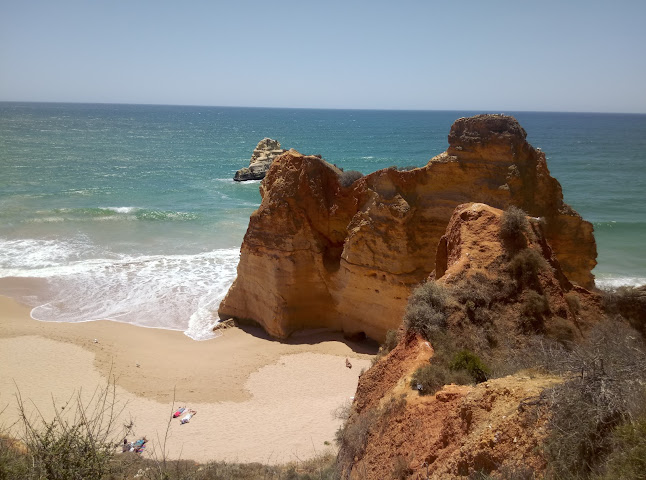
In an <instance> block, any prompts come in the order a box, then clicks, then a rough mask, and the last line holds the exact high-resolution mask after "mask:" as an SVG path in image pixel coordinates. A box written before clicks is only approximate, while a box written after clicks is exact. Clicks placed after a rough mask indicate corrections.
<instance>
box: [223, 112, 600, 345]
mask: <svg viewBox="0 0 646 480" xmlns="http://www.w3.org/2000/svg"><path fill="white" fill-rule="evenodd" d="M343 176H344V172H342V171H341V170H339V169H338V168H336V167H335V166H333V165H331V164H329V163H327V162H325V161H324V160H321V159H320V158H318V157H314V156H304V155H301V154H300V153H298V152H296V151H294V150H290V151H289V152H287V153H285V154H283V155H282V156H281V157H280V158H278V159H277V160H276V161H275V162H274V163H273V164H272V166H271V168H270V170H269V172H268V173H267V176H266V178H265V179H264V180H263V182H262V183H261V186H260V191H261V195H262V203H261V205H260V207H259V208H258V210H257V211H256V212H254V213H253V214H252V215H251V218H250V220H249V227H248V229H247V233H246V235H245V238H244V241H243V244H242V247H241V257H240V263H239V265H238V276H237V279H236V280H235V282H234V283H233V285H232V286H231V288H230V290H229V292H228V294H227V296H226V297H225V299H224V300H223V301H222V303H221V305H220V308H219V311H218V313H219V315H220V317H221V318H230V317H234V318H238V319H247V320H252V321H255V322H257V323H259V324H260V325H262V326H263V327H264V328H265V329H266V330H267V332H269V333H270V334H271V335H273V336H276V337H285V336H288V335H289V334H290V333H291V332H293V331H295V330H299V329H304V328H318V327H329V328H332V329H335V330H342V331H344V332H346V333H347V334H357V333H361V332H363V333H365V334H366V335H368V336H370V337H371V338H374V339H377V340H382V339H383V338H384V335H385V333H386V331H387V330H388V329H392V328H397V326H398V325H399V324H400V322H401V319H402V314H403V311H404V307H405V304H406V299H407V298H408V295H409V293H410V290H411V287H413V286H415V285H417V284H419V283H420V282H422V281H424V280H425V279H426V278H427V277H428V276H429V275H430V274H431V272H433V270H434V269H435V263H436V262H435V260H436V258H435V257H436V250H437V246H438V242H439V241H440V238H441V237H442V236H443V235H444V234H445V230H446V226H447V224H448V222H449V219H450V218H451V215H452V214H453V211H454V209H455V208H456V206H458V205H459V204H462V203H466V202H482V203H486V204H489V205H491V206H494V207H497V208H506V207H507V206H509V205H516V206H518V207H520V208H522V209H523V210H525V211H526V212H527V213H528V214H529V215H531V216H533V217H541V218H542V219H543V220H542V221H543V224H544V225H543V227H542V228H543V229H544V233H545V238H546V239H547V242H548V243H549V245H550V246H551V248H552V250H553V252H554V256H555V258H556V259H557V260H558V261H559V263H560V265H561V268H562V270H563V272H564V274H565V276H566V277H567V278H568V279H570V280H571V281H574V282H577V283H579V284H580V285H582V286H585V287H591V286H592V285H593V276H592V274H591V270H592V268H593V267H594V266H595V264H596V244H595V240H594V237H593V235H592V225H591V224H590V223H589V222H586V221H584V220H583V219H582V218H581V217H580V216H579V215H578V214H577V213H576V212H575V211H574V210H573V209H572V208H571V207H569V206H568V205H567V204H565V203H564V202H563V195H562V192H561V186H560V185H559V183H558V181H557V180H556V179H554V178H553V177H551V176H550V174H549V171H548V169H547V164H546V160H545V155H544V154H543V153H542V152H541V151H540V150H537V149H535V148H533V147H532V146H531V145H530V144H529V143H528V142H527V141H526V133H525V131H524V130H523V129H522V127H521V126H520V125H519V124H518V122H517V121H516V120H515V119H514V118H512V117H508V116H504V115H478V116H476V117H471V118H462V119H459V120H457V121H456V122H455V123H454V125H453V126H452V127H451V131H450V134H449V149H448V150H447V151H446V152H444V153H442V154H440V155H438V156H436V157H434V158H432V159H431V160H430V161H429V162H428V164H427V165H426V166H424V167H421V168H416V169H413V170H409V171H398V170H396V169H394V168H389V169H384V170H379V171H377V172H374V173H372V174H370V175H367V176H365V177H362V178H359V179H357V180H355V181H354V182H353V183H350V182H346V181H344V178H343Z"/></svg>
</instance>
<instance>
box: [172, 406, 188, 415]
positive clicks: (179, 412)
mask: <svg viewBox="0 0 646 480" xmlns="http://www.w3.org/2000/svg"><path fill="white" fill-rule="evenodd" d="M184 410H186V407H179V408H178V409H177V411H176V412H175V413H173V418H177V417H179V416H180V415H181V414H182V413H184Z"/></svg>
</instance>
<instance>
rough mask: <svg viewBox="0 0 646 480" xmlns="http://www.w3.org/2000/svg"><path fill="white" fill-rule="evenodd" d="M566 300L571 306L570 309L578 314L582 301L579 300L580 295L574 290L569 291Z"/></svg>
mask: <svg viewBox="0 0 646 480" xmlns="http://www.w3.org/2000/svg"><path fill="white" fill-rule="evenodd" d="M565 301H566V302H567V304H568V307H570V311H571V312H572V313H573V314H574V315H578V313H579V310H581V301H580V300H579V296H578V295H577V294H576V293H574V292H568V293H566V294H565Z"/></svg>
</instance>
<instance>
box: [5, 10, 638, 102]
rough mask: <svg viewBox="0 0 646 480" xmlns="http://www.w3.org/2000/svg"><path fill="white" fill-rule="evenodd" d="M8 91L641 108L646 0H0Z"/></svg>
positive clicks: (128, 97) (172, 98)
mask: <svg viewBox="0 0 646 480" xmlns="http://www.w3.org/2000/svg"><path fill="white" fill-rule="evenodd" d="M0 100H9V101H12V100H19V101H56V102H107V103H154V104H180V105H230V106H266V107H315V108H378V109H382V108H383V109H425V110H426V109H430V110H436V109H438V110H490V111H501V110H505V111H513V110H546V111H597V112H638V113H646V0H633V1H628V0H612V1H603V2H599V1H594V0H581V1H579V0H561V1H550V0H542V1H541V0H531V1H529V0H513V1H496V0H487V1H484V0H462V1H452V0H446V1H432V0H426V1H422V0H420V1H407V0H398V1H395V0H391V1H380V0H373V1H363V0H343V1H336V0H322V1H308V0H300V1H281V0H274V1H250V0H229V1H226V2H225V1H218V0H211V1H191V0H182V1H180V0H176V1H165V0H157V1H148V0H45V1H41V0H0Z"/></svg>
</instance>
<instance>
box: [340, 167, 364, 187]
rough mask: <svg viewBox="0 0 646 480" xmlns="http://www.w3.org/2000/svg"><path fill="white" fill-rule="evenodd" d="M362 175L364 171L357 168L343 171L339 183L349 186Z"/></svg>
mask: <svg viewBox="0 0 646 480" xmlns="http://www.w3.org/2000/svg"><path fill="white" fill-rule="evenodd" d="M361 177H363V173H361V172H357V171H356V170H347V171H342V172H341V173H340V174H339V183H340V184H341V185H343V186H344V187H349V186H350V185H352V184H353V183H354V182H356V181H357V180H359V179H360V178H361Z"/></svg>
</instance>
